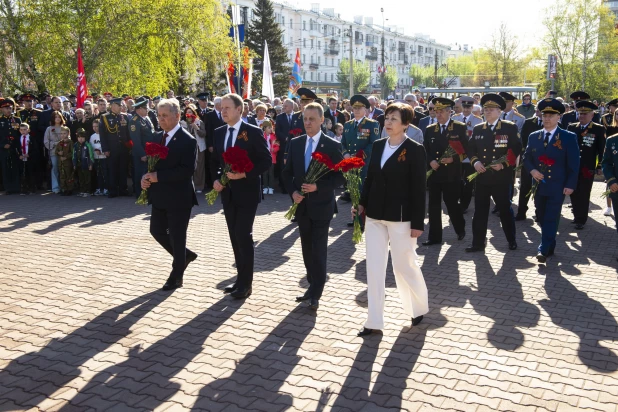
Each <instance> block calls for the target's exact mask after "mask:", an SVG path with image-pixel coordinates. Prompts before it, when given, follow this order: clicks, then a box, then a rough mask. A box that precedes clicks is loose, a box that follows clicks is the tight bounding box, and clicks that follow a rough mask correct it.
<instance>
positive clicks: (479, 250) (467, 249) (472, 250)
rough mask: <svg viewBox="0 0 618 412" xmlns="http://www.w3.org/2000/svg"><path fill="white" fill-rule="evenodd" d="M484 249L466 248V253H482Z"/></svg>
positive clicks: (478, 247)
mask: <svg viewBox="0 0 618 412" xmlns="http://www.w3.org/2000/svg"><path fill="white" fill-rule="evenodd" d="M484 251H485V248H484V247H482V246H469V247H467V248H466V252H468V253H472V252H484Z"/></svg>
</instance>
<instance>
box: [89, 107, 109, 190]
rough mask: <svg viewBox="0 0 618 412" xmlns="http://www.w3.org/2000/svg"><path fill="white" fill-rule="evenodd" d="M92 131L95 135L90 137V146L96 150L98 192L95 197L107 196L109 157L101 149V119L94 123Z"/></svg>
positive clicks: (95, 167) (95, 162) (95, 168)
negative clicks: (106, 184)
mask: <svg viewBox="0 0 618 412" xmlns="http://www.w3.org/2000/svg"><path fill="white" fill-rule="evenodd" d="M92 130H93V131H94V133H93V134H92V136H90V145H91V146H92V150H94V171H95V173H96V175H97V183H96V186H97V190H96V191H95V192H94V195H95V196H107V189H106V188H105V182H107V157H105V155H104V154H103V151H102V149H101V138H100V137H99V119H94V120H93V121H92Z"/></svg>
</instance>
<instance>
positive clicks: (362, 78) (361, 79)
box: [337, 59, 371, 93]
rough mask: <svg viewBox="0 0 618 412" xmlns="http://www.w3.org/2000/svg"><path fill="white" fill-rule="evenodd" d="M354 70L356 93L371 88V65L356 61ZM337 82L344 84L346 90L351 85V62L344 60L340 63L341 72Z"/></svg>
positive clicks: (338, 73) (339, 71) (338, 74)
mask: <svg viewBox="0 0 618 412" xmlns="http://www.w3.org/2000/svg"><path fill="white" fill-rule="evenodd" d="M352 70H353V73H354V78H353V80H354V93H358V92H359V91H361V90H366V89H367V87H368V86H369V80H370V79H371V70H370V68H369V63H367V62H361V61H360V60H354V63H353V66H352ZM337 81H338V82H339V83H341V84H342V86H343V87H344V88H347V87H348V84H350V60H349V59H342V60H341V63H339V70H338V71H337Z"/></svg>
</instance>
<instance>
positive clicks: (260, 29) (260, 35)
mask: <svg viewBox="0 0 618 412" xmlns="http://www.w3.org/2000/svg"><path fill="white" fill-rule="evenodd" d="M254 15H255V17H254V18H253V20H251V22H250V23H249V27H247V31H246V33H245V35H246V39H245V44H246V45H247V46H248V47H249V48H250V49H251V50H253V51H254V52H255V53H256V54H257V55H258V57H257V58H255V59H253V81H252V82H253V83H254V84H255V86H254V87H253V89H255V90H262V68H263V64H264V42H265V41H266V42H268V54H269V57H270V66H271V69H272V73H273V85H274V89H275V95H278V96H280V95H283V94H285V93H286V91H287V89H288V81H289V76H290V73H291V70H292V69H291V63H290V59H289V57H288V53H287V49H286V48H285V46H284V45H283V30H282V29H281V27H280V26H279V24H277V21H276V20H275V10H274V8H273V3H272V1H271V0H256V1H255V9H254Z"/></svg>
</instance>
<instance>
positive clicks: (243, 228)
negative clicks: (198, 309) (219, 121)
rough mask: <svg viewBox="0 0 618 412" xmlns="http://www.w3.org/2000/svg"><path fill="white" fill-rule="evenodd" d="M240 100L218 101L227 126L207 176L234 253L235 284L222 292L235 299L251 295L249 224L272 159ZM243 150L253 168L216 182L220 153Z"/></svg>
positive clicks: (231, 96) (216, 144)
mask: <svg viewBox="0 0 618 412" xmlns="http://www.w3.org/2000/svg"><path fill="white" fill-rule="evenodd" d="M242 111H243V101H242V98H241V97H240V96H239V95H237V94H232V93H230V94H226V95H225V96H223V98H222V99H221V115H222V118H223V120H224V121H225V122H226V123H227V124H226V125H224V126H221V127H219V128H218V129H216V130H215V138H214V151H213V153H212V159H211V160H212V161H211V173H212V175H213V178H214V179H215V181H214V183H213V187H214V189H215V190H216V191H217V192H221V202H222V203H223V213H224V214H225V221H226V222H227V229H228V232H229V234H230V242H231V243H232V249H233V250H234V259H235V262H236V270H237V272H238V276H237V278H236V282H235V283H234V284H232V285H230V286H228V287H226V288H225V292H226V293H230V295H231V296H232V297H234V298H237V299H244V298H247V297H249V296H250V295H251V292H252V289H251V287H252V283H253V261H254V250H253V236H252V232H253V222H254V220H255V213H256V211H257V206H258V203H260V201H261V199H262V188H261V185H260V176H261V175H262V173H264V172H265V171H267V170H268V168H269V167H270V165H272V157H271V155H270V152H269V150H268V146H267V144H266V139H264V134H263V132H262V129H260V128H259V127H257V126H253V125H250V124H247V123H245V122H243V121H242V120H241V118H240V116H241V114H242ZM232 146H234V147H239V148H241V149H244V150H246V151H247V153H248V155H249V158H250V159H251V162H252V163H253V169H252V170H251V171H249V172H247V173H233V172H230V173H228V174H227V177H229V179H230V181H229V183H228V184H227V185H226V186H223V185H222V184H221V182H220V180H219V179H220V178H221V174H222V170H223V167H224V161H223V153H224V152H225V151H226V150H227V149H229V148H230V147H232Z"/></svg>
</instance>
